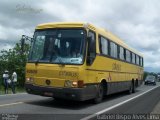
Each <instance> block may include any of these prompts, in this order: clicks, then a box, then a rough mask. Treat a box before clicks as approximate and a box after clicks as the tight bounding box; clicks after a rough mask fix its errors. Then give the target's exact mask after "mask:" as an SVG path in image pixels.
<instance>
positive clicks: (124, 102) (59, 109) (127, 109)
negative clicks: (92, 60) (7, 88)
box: [0, 83, 160, 120]
mask: <svg viewBox="0 0 160 120" xmlns="http://www.w3.org/2000/svg"><path fill="white" fill-rule="evenodd" d="M159 86H160V83H157V85H156V86H146V85H142V86H140V87H139V88H138V89H137V90H136V92H135V93H134V94H131V95H128V94H127V93H126V92H122V93H118V94H114V95H109V96H106V97H105V99H104V100H103V102H102V103H100V104H93V103H92V101H85V102H73V101H66V100H65V101H56V100H54V99H53V98H49V97H41V96H36V95H29V94H26V93H23V94H15V95H0V114H1V116H0V119H4V118H7V117H10V118H18V120H21V119H26V120H32V119H46V120H48V119H51V120H54V119H55V120H63V119H66V120H68V119H70V120H76V119H83V120H85V119H97V115H102V114H149V113H151V112H152V110H153V109H154V108H155V106H156V105H157V103H158V102H159V101H160V97H159V96H160V92H159V91H160V87H159Z"/></svg>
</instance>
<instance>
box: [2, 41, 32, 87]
mask: <svg viewBox="0 0 160 120" xmlns="http://www.w3.org/2000/svg"><path fill="white" fill-rule="evenodd" d="M21 47H22V46H21V43H17V44H16V45H15V46H14V47H13V48H12V49H9V50H2V51H1V52H0V55H1V56H0V75H1V76H0V77H1V78H2V74H3V73H4V70H8V71H9V74H10V76H11V74H12V73H13V72H14V71H15V72H16V73H17V75H18V84H19V85H20V86H22V87H23V86H24V82H25V65H26V61H27V56H28V53H29V48H30V47H29V44H25V43H24V46H23V52H22V51H21Z"/></svg>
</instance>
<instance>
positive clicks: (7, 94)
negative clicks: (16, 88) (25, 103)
mask: <svg viewBox="0 0 160 120" xmlns="http://www.w3.org/2000/svg"><path fill="white" fill-rule="evenodd" d="M25 94H27V93H16V94H4V95H0V96H12V95H25Z"/></svg>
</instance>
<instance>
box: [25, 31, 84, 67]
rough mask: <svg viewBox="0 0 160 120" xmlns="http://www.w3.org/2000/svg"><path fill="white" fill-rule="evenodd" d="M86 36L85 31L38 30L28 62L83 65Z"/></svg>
mask: <svg viewBox="0 0 160 120" xmlns="http://www.w3.org/2000/svg"><path fill="white" fill-rule="evenodd" d="M85 36H86V33H85V31H84V30H83V29H47V30H37V31H36V32H35V34H34V42H33V44H32V48H31V51H30V55H29V59H28V61H29V62H50V63H57V64H82V63H83V56H84V50H85V49H84V43H85V42H84V41H85Z"/></svg>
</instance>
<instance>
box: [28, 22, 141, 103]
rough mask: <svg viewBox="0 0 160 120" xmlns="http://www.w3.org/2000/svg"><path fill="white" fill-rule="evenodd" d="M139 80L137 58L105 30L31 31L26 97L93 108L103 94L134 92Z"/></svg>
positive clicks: (51, 27) (62, 25)
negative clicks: (88, 103) (91, 103)
mask: <svg viewBox="0 0 160 120" xmlns="http://www.w3.org/2000/svg"><path fill="white" fill-rule="evenodd" d="M142 79H143V56H142V55H141V54H140V53H138V52H137V51H136V50H134V49H132V48H130V47H128V46H127V45H126V44H125V43H124V42H123V41H122V40H120V39H119V38H118V37H116V36H115V35H113V34H112V33H111V32H109V31H106V30H104V29H102V28H98V27H96V26H94V25H92V24H89V23H83V22H73V23H71V22H59V23H46V24H40V25H38V26H37V27H36V29H35V33H34V36H33V44H32V46H31V50H30V54H29V58H28V63H27V64H26V81H25V88H26V91H27V92H28V93H29V94H35V95H42V96H50V97H53V98H55V99H59V98H60V99H68V100H76V101H84V100H89V99H93V100H94V101H95V102H96V103H99V102H101V101H102V99H103V97H104V95H108V94H113V93H117V92H121V91H128V92H129V93H132V92H135V88H136V87H138V86H139V85H140V84H141V83H142Z"/></svg>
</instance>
